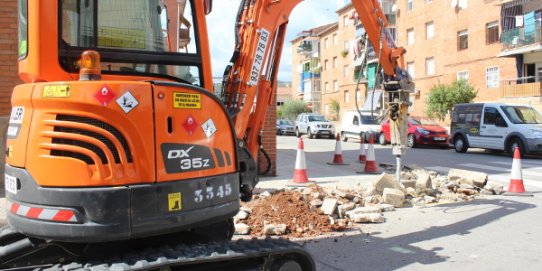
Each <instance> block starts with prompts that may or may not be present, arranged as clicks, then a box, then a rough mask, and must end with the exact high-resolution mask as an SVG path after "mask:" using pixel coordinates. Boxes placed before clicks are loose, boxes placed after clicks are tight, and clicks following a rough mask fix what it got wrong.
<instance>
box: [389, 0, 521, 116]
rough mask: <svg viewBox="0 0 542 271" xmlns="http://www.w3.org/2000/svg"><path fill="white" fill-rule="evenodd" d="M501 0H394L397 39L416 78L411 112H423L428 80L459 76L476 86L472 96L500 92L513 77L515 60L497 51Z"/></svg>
mask: <svg viewBox="0 0 542 271" xmlns="http://www.w3.org/2000/svg"><path fill="white" fill-rule="evenodd" d="M500 2H501V1H498V0H485V1H475V0H452V1H435V0H399V1H397V6H396V8H395V9H396V13H397V33H398V34H397V39H398V43H399V44H400V45H401V46H403V47H405V48H406V50H407V54H406V55H405V61H406V66H407V70H408V71H409V73H410V74H411V75H412V76H413V78H414V81H415V82H416V90H417V91H416V95H414V96H413V97H412V98H413V99H411V101H412V102H413V105H412V107H411V111H412V112H413V114H414V115H425V105H426V100H427V95H428V94H429V92H430V89H431V87H432V86H434V85H435V84H438V83H445V84H449V83H451V82H452V81H454V80H457V79H466V80H468V82H469V83H470V84H471V85H472V86H474V88H475V89H477V90H478V95H477V97H476V98H475V100H476V101H495V100H497V99H499V98H501V96H502V95H501V89H500V86H501V84H502V83H501V81H502V80H503V79H506V78H515V77H516V61H515V59H514V58H503V57H499V54H500V53H501V44H500V41H499V35H500V32H501V29H502V28H501V26H500V25H501V24H500V14H501V5H500Z"/></svg>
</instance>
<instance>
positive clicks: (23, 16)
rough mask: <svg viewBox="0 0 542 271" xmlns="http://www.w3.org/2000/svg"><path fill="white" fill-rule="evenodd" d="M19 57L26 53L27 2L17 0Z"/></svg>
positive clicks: (24, 55) (23, 56) (25, 0)
mask: <svg viewBox="0 0 542 271" xmlns="http://www.w3.org/2000/svg"><path fill="white" fill-rule="evenodd" d="M18 2H19V3H18V5H17V6H18V7H19V12H18V13H19V59H22V58H25V57H26V54H27V53H28V20H27V19H28V2H27V0H19V1H18Z"/></svg>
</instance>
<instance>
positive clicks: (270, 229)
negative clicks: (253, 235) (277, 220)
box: [263, 224, 287, 235]
mask: <svg viewBox="0 0 542 271" xmlns="http://www.w3.org/2000/svg"><path fill="white" fill-rule="evenodd" d="M286 229H287V226H286V224H265V225H264V226H263V233H264V234H265V235H283V234H285V233H286Z"/></svg>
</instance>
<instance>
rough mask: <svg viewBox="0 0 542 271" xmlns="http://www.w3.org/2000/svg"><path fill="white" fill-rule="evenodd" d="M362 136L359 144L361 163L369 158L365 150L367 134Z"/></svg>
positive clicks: (359, 159)
mask: <svg viewBox="0 0 542 271" xmlns="http://www.w3.org/2000/svg"><path fill="white" fill-rule="evenodd" d="M360 138H361V141H360V145H359V158H358V161H359V162H360V163H365V160H367V156H366V152H365V136H364V135H362V136H361V137H360Z"/></svg>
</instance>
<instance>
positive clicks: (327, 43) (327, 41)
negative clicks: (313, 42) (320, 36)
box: [324, 38, 329, 49]
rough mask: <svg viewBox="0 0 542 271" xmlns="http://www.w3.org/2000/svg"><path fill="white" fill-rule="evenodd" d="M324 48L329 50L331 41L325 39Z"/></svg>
mask: <svg viewBox="0 0 542 271" xmlns="http://www.w3.org/2000/svg"><path fill="white" fill-rule="evenodd" d="M324 46H325V47H326V49H327V48H329V40H328V38H325V39H324Z"/></svg>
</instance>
